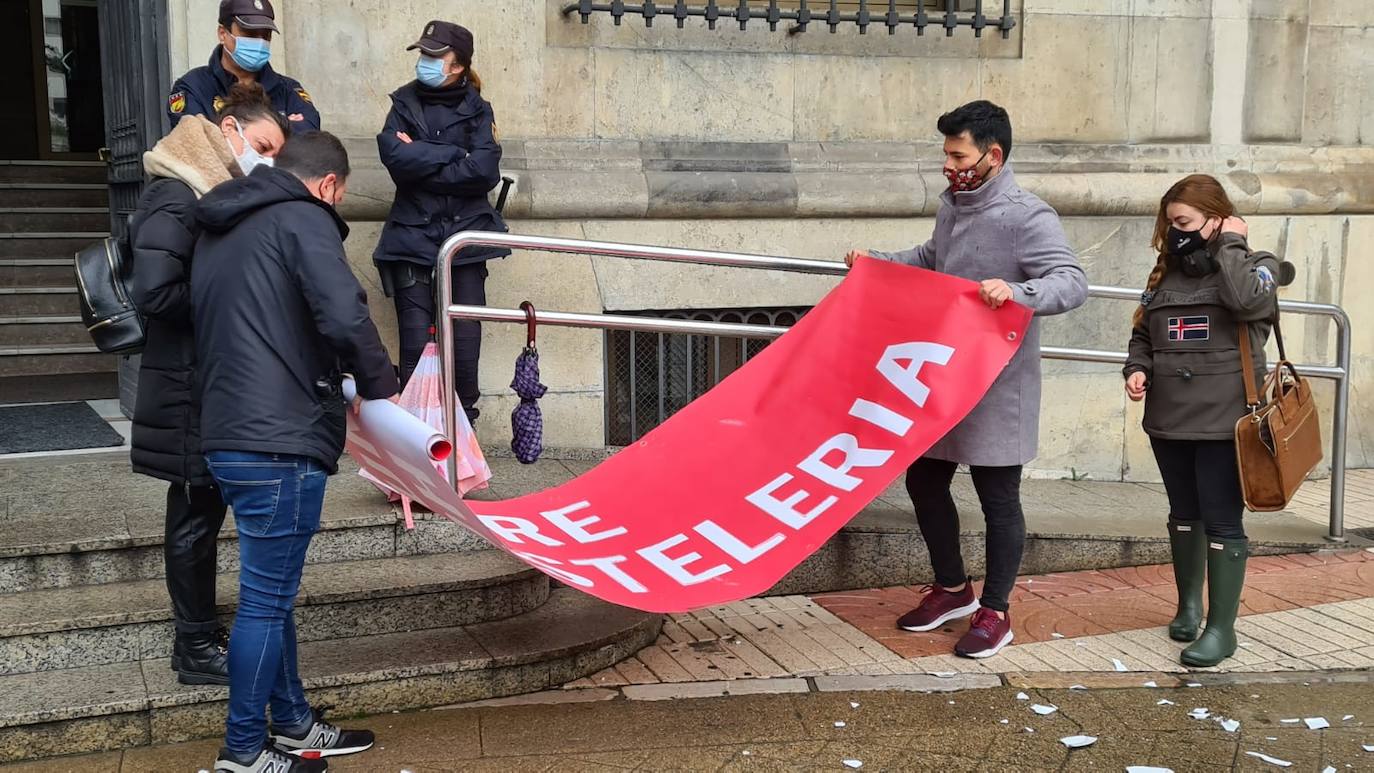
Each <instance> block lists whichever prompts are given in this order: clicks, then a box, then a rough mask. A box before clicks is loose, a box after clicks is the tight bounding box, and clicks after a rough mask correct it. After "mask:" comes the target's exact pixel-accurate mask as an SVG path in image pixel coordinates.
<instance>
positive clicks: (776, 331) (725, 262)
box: [436, 231, 1351, 542]
mask: <svg viewBox="0 0 1374 773" xmlns="http://www.w3.org/2000/svg"><path fill="white" fill-rule="evenodd" d="M464 247H505V248H509V249H521V250H536V251H541V252H563V253H569V254H575V255H591V256H600V257H613V258H630V259H637V260H653V261H662V262H668V263H691V264H696V265H706V266H726V267H731V268H752V269H759V270H765V271H789V272H794V273H803V274H822V275H828V276H843V275H844V274H846V273H848V271H849V269H848V268H847V267H846V266H845V265H844V264H843V263H839V262H836V261H829V260H813V259H807V258H785V257H778V256H772V255H749V254H744V253H735V252H719V251H715V250H693V249H682V248H678V247H655V246H649V245H639V244H620V243H616V242H598V241H588V240H584V239H563V238H558V237H550V236H521V235H517V234H503V233H492V232H489V231H463V232H461V233H458V234H454V235H453V236H451V237H449V238H448V240H447V241H445V242H444V244H443V246H441V247H440V248H439V256H438V257H439V263H438V265H439V266H441V267H445V269H447V267H448V266H450V265H451V264H452V262H453V257H454V256H455V255H457V254H458V251H459V250H461V249H463V248H464ZM436 273H437V275H438V276H437V279H436V281H437V282H438V284H439V306H440V308H441V309H443V312H442V313H443V315H444V317H445V319H446V321H447V322H452V321H453V320H456V319H470V320H479V321H487V322H519V323H524V322H525V321H526V317H525V312H523V311H521V310H519V309H493V308H490V307H486V306H455V305H454V304H453V280H452V276H451V273H450V272H449V271H448V270H442V271H437V272H436ZM1140 294H1141V291H1140V290H1132V289H1130V288H1126V287H1098V286H1093V287H1089V288H1088V295H1089V297H1091V298H1102V299H1109V300H1127V301H1135V302H1139V301H1140ZM1279 308H1280V310H1282V311H1286V312H1289V313H1293V314H1307V315H1314V316H1322V317H1329V318H1330V319H1331V320H1332V321H1333V322H1334V323H1335V324H1336V364H1335V365H1334V366H1331V365H1315V364H1300V365H1297V366H1296V368H1297V371H1298V372H1299V373H1301V374H1303V375H1305V376H1309V377H1312V378H1322V379H1330V380H1332V381H1335V382H1336V399H1335V406H1334V411H1333V413H1334V415H1333V418H1332V427H1331V506H1330V529H1329V533H1328V534H1327V539H1328V540H1331V541H1333V542H1344V541H1346V538H1345V448H1346V432H1347V418H1348V415H1349V412H1350V356H1351V354H1350V317H1349V315H1347V314H1346V313H1345V310H1344V309H1342V308H1341V307H1339V306H1335V305H1332V304H1326V303H1311V302H1308V301H1280V302H1279ZM539 321H540V322H541V323H543V324H547V325H555V326H560V327H579V328H596V329H603V330H638V331H649V332H663V333H679V334H683V333H685V334H696V335H728V336H736V337H741V338H775V337H777V336H779V335H782V333H784V332H786V328H781V327H774V326H769V325H739V324H731V323H722V322H703V321H696V320H681V319H657V318H652V317H629V316H616V315H609V314H576V313H568V312H547V311H541V312H540V313H539ZM438 339H439V340H438V343H439V353H440V356H441V358H442V363H443V364H442V369H441V372H442V373H443V374H444V378H445V379H447V378H449V375H448V374H450V373H452V372H453V330H452V326H451V325H450V324H442V325H439V326H438ZM1040 355H1041V357H1043V358H1044V359H1051V360H1069V361H1074V362H1096V363H1105V364H1110V365H1120V364H1122V363H1123V362H1125V360H1126V353H1125V352H1112V351H1102V350H1093V349H1070V348H1063V347H1053V346H1044V347H1041V349H1040ZM443 396H444V421H445V424H444V426H445V428H446V431H447V432H449V433H451V432H452V431H453V430H452V428H453V427H454V426H456V422H457V416H458V414H457V410H458V395H457V392H456V391H455V390H453V389H444V390H443ZM448 464H449V480H450V481H455V482H456V481H457V479H458V478H457V474H456V464H457V460H456V459H455V458H453V457H452V456H450V457H449V461H448Z"/></svg>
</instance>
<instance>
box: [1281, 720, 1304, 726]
mask: <svg viewBox="0 0 1374 773" xmlns="http://www.w3.org/2000/svg"><path fill="white" fill-rule="evenodd" d="M1279 721H1280V722H1282V723H1283V724H1285V725H1296V724H1298V723H1299V722H1301V721H1302V720H1301V719H1280V720H1279Z"/></svg>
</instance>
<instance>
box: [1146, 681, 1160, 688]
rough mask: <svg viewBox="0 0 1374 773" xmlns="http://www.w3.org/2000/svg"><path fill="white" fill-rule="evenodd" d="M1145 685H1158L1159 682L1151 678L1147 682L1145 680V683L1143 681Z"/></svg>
mask: <svg viewBox="0 0 1374 773" xmlns="http://www.w3.org/2000/svg"><path fill="white" fill-rule="evenodd" d="M1145 686H1146V687H1158V686H1159V682H1156V681H1153V680H1151V681H1149V682H1146V683H1145Z"/></svg>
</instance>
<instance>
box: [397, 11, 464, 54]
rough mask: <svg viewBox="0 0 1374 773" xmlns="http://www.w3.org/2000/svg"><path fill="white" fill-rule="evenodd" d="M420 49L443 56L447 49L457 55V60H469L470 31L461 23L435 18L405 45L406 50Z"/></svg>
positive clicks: (426, 52)
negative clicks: (413, 40) (417, 37)
mask: <svg viewBox="0 0 1374 773" xmlns="http://www.w3.org/2000/svg"><path fill="white" fill-rule="evenodd" d="M417 48H418V49H420V50H421V51H423V52H424V53H425V54H427V55H429V56H443V55H444V54H446V53H448V52H449V51H454V52H456V53H457V55H458V61H459V62H463V63H466V62H471V61H472V52H473V40H472V33H471V32H470V31H469V30H468V28H467V27H464V26H462V25H461V24H454V23H453V22H448V21H439V20H438V19H435V20H434V21H432V22H430V23H429V24H426V25H425V31H424V32H423V33H421V34H420V39H419V40H417V41H415V42H414V43H412V44H411V45H410V46H407V47H406V50H407V51H414V50H415V49H417Z"/></svg>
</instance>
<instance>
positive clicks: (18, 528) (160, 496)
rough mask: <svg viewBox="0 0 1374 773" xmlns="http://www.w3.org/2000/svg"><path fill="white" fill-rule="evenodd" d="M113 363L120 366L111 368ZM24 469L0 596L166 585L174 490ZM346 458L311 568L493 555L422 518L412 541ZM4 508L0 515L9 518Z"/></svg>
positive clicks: (83, 472)
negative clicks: (162, 580) (167, 526)
mask: <svg viewBox="0 0 1374 773" xmlns="http://www.w3.org/2000/svg"><path fill="white" fill-rule="evenodd" d="M111 359H113V358H111ZM105 456H106V457H108V458H99V457H87V456H82V457H72V458H73V459H75V460H76V461H65V460H55V459H36V460H23V461H21V462H15V463H10V464H7V465H5V466H3V467H0V503H3V502H6V501H7V502H8V511H7V512H8V516H7V517H0V593H19V592H23V591H31V590H43V589H51V588H70V587H73V586H79V585H94V584H98V583H113V582H127V581H132V580H151V579H156V578H159V577H162V576H163V574H164V573H163V560H162V545H163V529H164V523H163V522H164V520H165V514H166V507H167V491H168V484H166V483H164V482H162V481H158V480H154V479H152V478H147V477H144V476H142V475H135V474H133V473H132V472H130V470H129V459H128V457H127V456H124V455H118V454H106V455H105ZM357 469H358V468H357V465H356V464H354V463H353V461H352V460H351V459H349V458H348V457H344V458H343V459H342V460H341V461H340V474H339V475H336V476H334V477H333V478H331V479H330V481H329V486H328V488H327V489H326V494H325V507H324V512H323V514H322V516H321V523H320V531H319V533H317V534H316V535H315V538H314V539H313V540H312V541H311V543H310V552H309V553H307V554H306V561H307V563H312V564H313V563H329V562H334V561H356V560H365V559H373V558H390V557H393V556H411V555H424V554H432V553H454V552H467V551H478V550H487V549H489V548H491V545H490V544H489V543H488V542H486V541H485V540H483V539H481V538H480V537H478V536H477V535H475V534H473V533H472V532H470V531H468V530H467V529H464V528H462V527H461V526H458V525H457V524H453V523H450V522H448V521H446V520H444V519H441V518H436V517H434V516H420V517H419V518H418V520H417V521H416V528H415V529H414V530H413V531H408V530H406V528H405V524H404V522H403V521H401V520H400V519H398V517H397V515H396V513H395V510H394V509H393V508H392V506H391V505H389V504H387V502H386V499H385V498H384V497H383V496H382V495H381V493H380V492H378V491H377V489H376V488H374V487H373V486H372V484H370V483H368V482H367V481H365V480H363V479H362V478H360V477H358V475H357V474H356V472H357ZM4 508H5V505H4V504H0V515H3V514H5V513H6V510H5V509H4ZM233 521H234V519H233V514H232V513H231V514H230V515H229V516H228V517H227V518H226V519H225V524H224V528H223V530H221V531H220V539H219V558H218V560H219V571H221V572H236V571H238V535H237V534H236V532H235V529H234V522H233Z"/></svg>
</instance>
